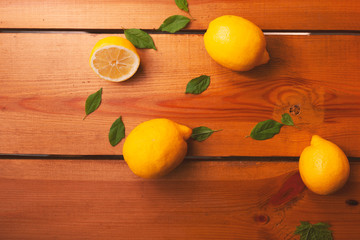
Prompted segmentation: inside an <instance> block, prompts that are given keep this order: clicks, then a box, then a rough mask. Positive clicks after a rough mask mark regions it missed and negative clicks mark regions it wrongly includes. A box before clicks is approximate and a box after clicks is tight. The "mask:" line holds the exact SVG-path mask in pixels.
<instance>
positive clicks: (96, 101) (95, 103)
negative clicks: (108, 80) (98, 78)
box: [84, 88, 102, 119]
mask: <svg viewBox="0 0 360 240" xmlns="http://www.w3.org/2000/svg"><path fill="white" fill-rule="evenodd" d="M101 97H102V88H100V89H99V90H98V91H97V92H95V93H93V94H91V95H90V96H89V97H88V98H87V99H86V102H85V114H86V115H85V117H84V119H85V118H86V117H87V116H88V115H89V114H90V113H92V112H94V111H95V110H96V109H98V107H99V106H100V103H101Z"/></svg>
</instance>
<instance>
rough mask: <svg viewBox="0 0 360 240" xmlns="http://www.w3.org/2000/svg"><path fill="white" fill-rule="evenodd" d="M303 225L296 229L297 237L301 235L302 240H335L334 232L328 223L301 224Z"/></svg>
mask: <svg viewBox="0 0 360 240" xmlns="http://www.w3.org/2000/svg"><path fill="white" fill-rule="evenodd" d="M300 223H301V225H300V226H297V227H296V230H295V232H294V234H295V235H300V240H319V239H321V240H333V237H332V232H331V230H330V229H329V227H330V225H329V224H327V223H322V222H319V223H316V224H311V223H309V222H303V221H301V222H300Z"/></svg>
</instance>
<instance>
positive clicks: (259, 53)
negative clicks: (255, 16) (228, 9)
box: [204, 15, 269, 71]
mask: <svg viewBox="0 0 360 240" xmlns="http://www.w3.org/2000/svg"><path fill="white" fill-rule="evenodd" d="M204 43H205V48H206V50H207V52H208V53H209V55H210V56H211V57H212V58H213V59H214V60H215V61H216V62H217V63H219V64H220V65H222V66H224V67H226V68H229V69H231V70H234V71H248V70H250V69H252V68H254V67H256V66H258V65H261V64H265V63H267V62H268V61H269V54H268V52H267V51H266V41H265V37H264V34H263V32H262V31H261V29H260V28H259V27H258V26H256V25H255V24H254V23H252V22H250V21H249V20H246V19H244V18H242V17H238V16H233V15H225V16H221V17H218V18H216V19H214V20H213V21H211V22H210V24H209V27H208V29H207V31H206V33H205V34H204Z"/></svg>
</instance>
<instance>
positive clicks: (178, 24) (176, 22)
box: [159, 15, 190, 33]
mask: <svg viewBox="0 0 360 240" xmlns="http://www.w3.org/2000/svg"><path fill="white" fill-rule="evenodd" d="M189 22H190V18H188V17H185V16H181V15H173V16H171V17H168V18H167V19H165V21H164V22H163V23H162V24H161V26H160V27H159V30H160V31H163V32H169V33H175V32H177V31H179V30H181V29H183V28H184V27H186V25H188V23H189Z"/></svg>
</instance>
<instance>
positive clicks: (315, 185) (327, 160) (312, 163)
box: [299, 135, 350, 195]
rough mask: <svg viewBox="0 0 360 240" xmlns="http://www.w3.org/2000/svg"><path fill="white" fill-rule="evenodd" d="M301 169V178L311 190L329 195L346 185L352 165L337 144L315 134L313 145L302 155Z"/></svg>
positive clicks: (312, 140)
mask: <svg viewBox="0 0 360 240" xmlns="http://www.w3.org/2000/svg"><path fill="white" fill-rule="evenodd" d="M299 171H300V175H301V179H302V180H303V182H304V184H305V185H306V186H307V187H308V188H309V189H310V190H311V191H313V192H314V193H317V194H321V195H327V194H330V193H333V192H335V191H337V190H339V189H340V188H341V187H343V186H344V184H345V183H346V181H347V179H348V178H349V174H350V165H349V161H348V159H347V157H346V155H345V153H344V152H343V151H342V150H341V149H340V148H339V147H338V146H337V145H335V144H334V143H332V142H330V141H327V140H325V139H323V138H321V137H320V136H318V135H314V136H312V139H311V145H310V146H308V147H306V148H305V149H304V150H303V152H302V153H301V155H300V160H299Z"/></svg>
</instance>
